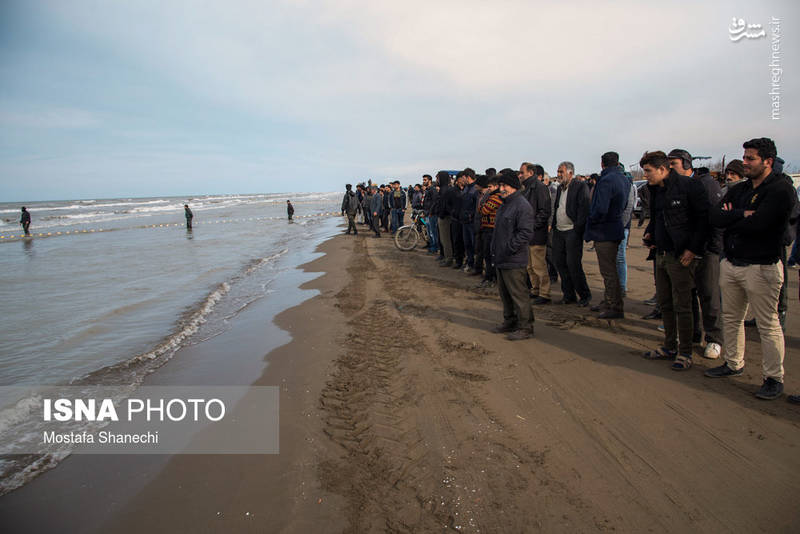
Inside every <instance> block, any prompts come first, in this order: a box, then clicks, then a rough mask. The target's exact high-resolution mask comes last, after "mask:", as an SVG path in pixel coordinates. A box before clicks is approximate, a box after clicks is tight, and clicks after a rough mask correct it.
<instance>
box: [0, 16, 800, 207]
mask: <svg viewBox="0 0 800 534" xmlns="http://www.w3.org/2000/svg"><path fill="white" fill-rule="evenodd" d="M798 15H800V3H798V2H794V1H784V2H780V1H764V2H759V3H755V2H743V1H742V2H703V3H700V2H690V1H669V0H666V1H660V2H658V3H645V2H624V1H622V2H603V3H600V2H594V1H585V2H584V1H570V0H565V1H562V2H558V3H556V2H535V1H530V0H528V1H526V0H522V1H515V0H498V1H496V2H485V1H472V0H459V1H449V0H447V1H436V0H425V1H417V0H403V1H402V2H401V1H381V2H375V1H356V0H331V1H327V0H316V1H311V0H308V1H306V0H292V1H290V0H275V1H270V0H260V1H245V0H229V1H225V2H223V1H213V2H212V1H205V2H203V1H199V0H192V1H180V0H170V1H167V2H164V1H163V0H162V1H148V0H135V1H131V2H108V1H71V0H53V1H42V0H27V1H16V0H2V1H0V201H24V200H28V201H35V200H56V199H82V198H116V197H151V196H165V195H169V196H173V195H175V196H181V195H187V196H188V195H192V196H195V195H203V194H228V193H230V194H236V193H272V192H274V193H277V192H288V191H298V192H299V191H336V190H341V189H343V184H345V183H357V182H360V181H365V180H366V179H368V178H371V179H372V180H373V181H377V182H384V181H388V180H389V179H399V180H400V181H401V182H402V183H403V184H413V183H418V182H420V181H421V178H420V177H421V175H422V174H424V173H429V174H435V172H436V171H437V170H439V169H462V168H464V167H467V166H469V167H472V168H474V169H476V170H478V171H479V172H481V171H483V169H485V168H487V167H496V168H498V169H500V168H503V167H513V168H519V165H520V163H521V162H523V161H530V162H533V163H539V164H541V165H543V166H544V168H545V170H546V171H547V172H549V173H550V174H553V175H554V174H555V172H556V167H557V165H558V163H559V162H561V161H564V160H568V161H572V162H573V163H574V164H575V168H576V172H578V173H591V172H599V167H600V156H601V154H602V153H603V152H606V151H608V150H615V151H617V152H619V154H620V159H621V161H622V162H623V163H625V164H626V166H630V165H631V164H634V163H635V162H637V161H638V160H639V158H640V157H641V155H642V153H643V152H644V151H645V150H654V149H662V150H665V151H668V150H670V149H672V148H685V149H687V150H689V151H690V152H691V153H692V154H694V155H706V156H712V158H714V160H717V159H719V158H722V157H723V155H724V156H726V158H727V159H728V160H730V159H731V158H734V157H741V155H742V152H743V149H742V142H744V141H745V140H747V139H750V138H753V137H762V136H763V137H771V138H773V139H774V140H775V142H776V145H777V147H778V153H779V154H780V155H781V156H782V157H783V158H784V159H785V160H786V161H787V162H788V163H789V164H791V165H792V166H793V167H794V168H795V169H796V168H798V167H800V133H799V132H800V128H798V127H797V125H798V124H800V121H798V119H800V113H799V112H798V101H800V81H798V73H800V61H798V51H800V42H798V41H800V37H798V36H799V35H800V27H798V26H797V22H798V21H800V16H798ZM739 19H742V20H743V21H745V23H746V24H750V25H754V24H760V25H761V29H763V30H764V31H765V34H766V35H765V36H764V37H756V34H757V33H758V31H759V30H758V28H753V29H748V30H747V32H750V33H749V34H747V35H744V36H742V32H741V31H739V28H738V20H739ZM775 19H778V24H771V22H773V21H774V20H775ZM776 33H777V36H778V39H777V40H775V34H776ZM751 34H752V36H751ZM736 37H738V39H737V40H733V39H734V38H736ZM773 43H775V44H773ZM775 46H777V47H778V52H777V57H778V63H779V65H780V67H779V68H775V69H773V68H772V67H770V62H771V61H773V59H772V55H773V50H772V48H773V47H775ZM773 74H776V75H777V76H778V78H779V79H778V81H777V82H776V83H777V84H778V89H777V91H778V92H779V100H778V103H779V105H780V119H777V120H776V119H773V116H772V105H773V100H772V99H773V97H772V96H770V94H769V93H770V92H775V91H774V90H773V88H772V85H773ZM792 124H794V125H795V126H794V127H792V126H791V125H792ZM795 172H797V171H795Z"/></svg>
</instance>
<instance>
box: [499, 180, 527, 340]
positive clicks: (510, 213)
mask: <svg viewBox="0 0 800 534" xmlns="http://www.w3.org/2000/svg"><path fill="white" fill-rule="evenodd" d="M497 183H498V184H499V185H500V195H501V196H502V197H503V205H502V206H500V208H499V209H498V210H497V214H496V215H495V223H494V234H493V235H492V257H493V258H494V262H495V267H496V268H497V289H498V291H499V292H500V299H501V300H502V301H503V324H501V325H498V326H496V327H495V328H494V329H493V330H492V331H493V332H495V333H498V334H500V333H504V332H508V333H509V334H508V336H506V337H507V339H510V340H512V341H517V340H522V339H528V338H530V337H533V306H532V305H531V300H530V297H529V296H528V284H527V277H528V273H527V267H528V243H529V242H530V239H531V235H532V234H533V208H531V205H530V203H529V202H528V201H527V200H526V199H525V197H524V196H522V193H521V192H520V188H521V185H520V183H519V177H518V176H517V173H515V172H514V171H512V170H510V169H504V170H503V171H502V172H501V173H500V174H499V175H498V178H497Z"/></svg>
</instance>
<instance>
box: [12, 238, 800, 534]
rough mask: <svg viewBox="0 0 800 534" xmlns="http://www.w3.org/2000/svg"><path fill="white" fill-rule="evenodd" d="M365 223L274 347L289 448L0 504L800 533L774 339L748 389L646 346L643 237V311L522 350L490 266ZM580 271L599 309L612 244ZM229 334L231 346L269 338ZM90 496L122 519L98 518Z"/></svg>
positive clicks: (557, 311)
mask: <svg viewBox="0 0 800 534" xmlns="http://www.w3.org/2000/svg"><path fill="white" fill-rule="evenodd" d="M366 233H367V232H362V234H360V235H359V237H357V238H353V237H352V236H345V235H340V236H337V237H334V238H332V239H330V240H328V241H327V242H325V243H324V244H323V245H322V246H321V247H320V249H319V250H320V251H321V252H323V253H324V254H325V255H324V256H322V257H321V258H319V259H317V260H314V261H313V262H311V263H309V264H306V265H305V266H304V269H305V271H307V272H309V273H314V272H317V273H319V272H324V273H325V274H324V275H322V276H320V277H318V278H315V279H313V280H311V281H310V282H306V283H305V284H304V285H303V286H302V287H303V289H315V290H317V291H318V292H319V294H318V295H317V296H316V297H314V298H312V299H310V300H307V301H305V302H303V303H302V304H301V305H299V306H296V307H293V308H291V309H288V310H286V311H284V312H282V313H280V314H279V315H278V316H277V317H276V319H275V323H276V324H277V325H278V326H279V327H280V328H282V329H284V330H286V331H288V332H289V333H290V334H291V338H292V339H291V341H290V342H289V343H287V344H285V345H283V346H280V347H279V348H277V349H275V350H272V351H271V352H269V351H265V352H268V354H265V359H266V360H267V361H268V362H269V366H268V368H267V370H266V372H265V373H264V374H263V375H262V376H261V377H259V378H258V379H257V380H256V381H255V383H256V384H257V385H278V386H280V387H281V399H280V400H281V404H280V413H281V421H280V432H281V434H280V441H281V443H280V446H281V452H280V454H279V455H272V456H191V455H183V456H172V457H149V458H148V457H120V456H115V457H105V458H98V457H82V458H79V459H77V460H75V461H73V462H70V460H73V458H70V459H69V460H68V461H66V462H64V464H63V465H62V466H59V467H58V468H57V469H55V470H53V471H52V472H49V473H46V474H45V475H43V476H41V477H39V478H38V479H36V480H34V481H33V482H32V483H31V484H29V485H28V486H25V487H24V488H22V489H21V490H18V491H16V492H13V493H11V494H9V495H7V496H6V497H4V498H3V499H0V517H4V518H5V519H4V520H3V523H4V524H6V525H11V526H12V527H13V528H12V529H11V530H9V531H10V532H11V531H13V532H35V531H43V530H49V529H55V528H58V529H59V530H62V531H68V532H81V531H86V532H90V531H98V532H141V531H144V530H155V531H158V532H311V531H313V532H375V531H391V532H423V531H424V532H428V531H447V530H456V531H461V532H531V531H533V532H536V531H543V532H554V531H555V532H576V531H577V532H586V531H618V532H644V531H647V532H687V531H693V532H729V531H737V532H754V531H771V532H796V531H797V529H798V527H800V496H799V495H800V479H799V478H798V474H799V473H800V454H798V452H800V410H799V409H798V408H797V407H795V406H791V405H789V404H787V403H786V402H785V399H782V400H780V401H775V402H765V401H759V400H757V399H755V398H754V397H753V395H752V392H754V391H755V390H756V389H757V388H758V386H759V385H760V384H761V373H760V356H759V349H758V344H757V340H758V334H757V332H756V331H755V330H753V329H749V330H748V350H747V356H746V358H747V366H746V368H745V373H744V374H743V375H742V376H740V377H736V378H734V379H727V380H710V379H707V378H704V377H703V376H702V371H703V370H704V369H706V368H708V367H711V366H714V365H718V362H716V361H709V360H703V359H702V358H701V357H699V355H698V356H697V358H696V359H695V365H694V368H693V369H691V370H690V371H689V372H686V373H676V372H674V371H671V370H670V369H669V366H668V364H666V363H665V362H651V361H645V360H644V359H642V358H641V357H640V354H641V353H642V352H643V351H645V350H648V349H650V348H652V347H654V346H656V345H657V344H658V343H659V342H660V341H661V338H662V335H661V333H660V332H659V331H658V330H656V327H657V326H658V322H656V321H646V320H642V319H639V317H641V316H642V315H643V314H644V313H646V312H647V311H648V310H649V308H648V307H647V306H645V305H643V304H641V302H642V301H643V300H644V299H647V298H649V297H650V296H651V295H652V294H653V286H652V274H651V267H650V264H649V263H647V262H645V257H646V250H645V249H644V248H643V247H641V246H640V245H639V243H640V242H641V230H640V229H636V228H634V229H633V231H632V235H631V246H630V248H629V250H628V254H629V259H628V263H629V274H628V280H629V282H628V284H629V289H628V298H627V299H626V314H627V318H626V319H625V320H623V321H619V322H617V323H614V324H609V323H608V322H604V321H599V320H597V319H595V318H594V317H593V316H594V314H593V313H591V312H589V311H588V310H587V309H583V308H578V307H577V306H575V305H566V306H563V305H556V304H551V305H548V306H544V307H537V308H536V332H535V339H532V340H528V341H523V342H516V343H515V342H510V341H506V340H505V339H504V338H503V337H502V336H499V335H495V334H491V333H489V332H488V330H489V328H491V327H492V326H493V325H495V324H496V323H497V322H499V321H500V319H501V304H500V301H499V298H498V297H497V294H496V292H495V291H485V292H484V291H482V290H476V289H473V286H474V285H475V284H476V277H468V276H466V275H464V274H463V273H460V272H455V271H454V270H452V269H441V268H439V267H438V265H437V264H436V262H435V261H434V260H433V259H432V258H430V257H429V256H428V255H427V254H425V253H424V252H423V251H422V250H416V251H412V252H401V251H399V250H397V249H396V248H395V247H394V245H393V243H392V241H391V240H390V239H389V238H387V237H384V238H382V239H373V238H371V237H366V235H365V234H366ZM584 265H585V268H586V271H587V276H588V279H589V284H590V286H591V288H592V292H593V295H594V298H595V300H597V299H599V298H600V295H601V293H602V291H601V286H602V282H601V279H600V275H599V272H598V269H597V263H596V257H595V255H594V253H592V252H586V253H585V255H584ZM790 280H791V283H790V304H789V309H790V312H789V317H788V325H787V335H786V345H787V354H786V362H785V365H786V377H787V378H786V390H787V392H789V393H797V392H800V379H798V375H800V364H798V363H797V359H798V354H800V338H798V337H797V336H796V332H797V331H798V326H800V324H799V323H800V319H798V317H797V314H796V313H794V310H796V309H797V307H798V300H797V274H796V271H790ZM553 297H554V300H557V299H558V298H560V291H559V289H558V287H557V284H556V286H554V290H553ZM254 311H257V310H254ZM241 320H242V321H243V322H244V324H245V325H246V327H247V328H249V329H250V333H251V334H253V333H254V332H253V330H257V329H259V328H262V329H263V328H264V327H263V325H259V323H258V322H257V321H251V322H250V323H248V322H247V321H248V319H247V316H243V317H242V318H241ZM231 335H237V336H238V340H239V343H240V346H238V347H237V348H232V349H231V351H233V353H236V352H237V351H242V350H245V348H246V349H247V350H250V351H258V348H259V345H260V344H263V343H264V336H258V335H251V336H242V335H241V332H238V333H237V332H234V333H233V334H231ZM192 350H194V351H196V352H198V353H202V352H203V351H210V350H215V349H213V348H211V347H203V345H202V344H201V345H199V346H196V347H193V349H192ZM175 361H180V358H178V357H176V358H175ZM125 482H128V483H129V487H128V489H127V491H126V490H120V489H119V486H125ZM111 488H115V489H114V490H113V491H112V490H111ZM54 497H55V498H56V500H57V501H58V502H56V503H53V499H54ZM86 505H89V506H94V507H97V508H98V509H101V510H105V512H104V513H101V514H100V515H99V516H98V518H99V519H94V520H88V519H87V518H86V514H83V513H81V507H82V506H86Z"/></svg>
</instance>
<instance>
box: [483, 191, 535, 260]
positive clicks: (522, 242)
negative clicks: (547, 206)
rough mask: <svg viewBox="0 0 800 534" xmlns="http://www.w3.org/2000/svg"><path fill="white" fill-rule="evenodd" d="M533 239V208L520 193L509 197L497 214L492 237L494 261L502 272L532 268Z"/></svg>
mask: <svg viewBox="0 0 800 534" xmlns="http://www.w3.org/2000/svg"><path fill="white" fill-rule="evenodd" d="M532 235H533V208H531V205H530V203H529V202H528V201H527V200H526V199H525V197H524V196H522V193H521V192H520V191H517V192H516V193H514V194H513V195H509V196H507V197H506V198H505V199H504V200H503V205H502V206H500V209H498V210H497V215H496V216H495V220H494V233H493V234H492V257H493V258H494V264H495V266H496V267H497V268H498V269H517V268H520V267H527V266H528V243H529V242H530V240H531V236H532Z"/></svg>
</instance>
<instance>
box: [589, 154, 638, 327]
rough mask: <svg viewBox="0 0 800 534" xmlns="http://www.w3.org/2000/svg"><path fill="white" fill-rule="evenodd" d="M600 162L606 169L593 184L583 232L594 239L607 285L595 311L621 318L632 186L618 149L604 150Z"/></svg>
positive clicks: (604, 283) (623, 310)
mask: <svg viewBox="0 0 800 534" xmlns="http://www.w3.org/2000/svg"><path fill="white" fill-rule="evenodd" d="M600 166H601V167H602V169H603V170H602V171H601V173H600V177H599V178H598V180H597V184H596V185H595V186H594V192H593V193H592V203H591V207H590V208H589V219H588V221H587V223H586V233H585V235H584V240H585V241H594V249H595V252H596V253H597V263H598V266H599V267H600V274H601V275H602V277H603V285H604V286H605V296H604V299H603V302H602V303H601V304H599V305H598V306H593V307H592V311H599V312H602V313H601V314H600V315H599V317H600V318H601V319H622V318H624V317H625V305H624V303H623V300H622V286H620V283H619V273H618V272H617V252H618V250H619V244H620V243H621V242H622V238H623V237H625V232H624V228H623V225H622V212H623V211H624V210H625V203H626V202H627V201H628V189H629V188H630V187H632V186H631V184H629V183H628V180H627V178H625V176H624V175H623V174H622V172H621V171H620V169H619V154H617V153H616V152H606V153H605V154H603V156H602V157H601V158H600Z"/></svg>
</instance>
